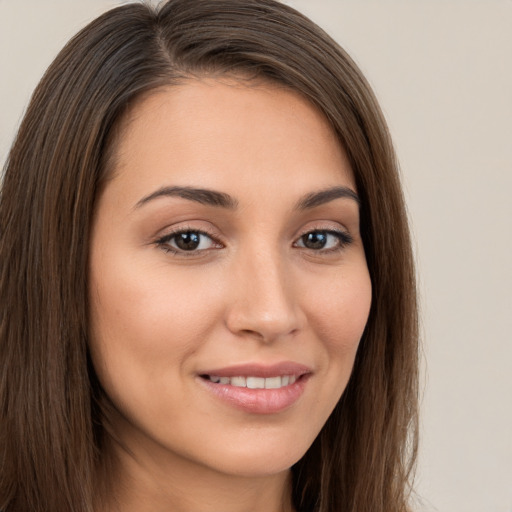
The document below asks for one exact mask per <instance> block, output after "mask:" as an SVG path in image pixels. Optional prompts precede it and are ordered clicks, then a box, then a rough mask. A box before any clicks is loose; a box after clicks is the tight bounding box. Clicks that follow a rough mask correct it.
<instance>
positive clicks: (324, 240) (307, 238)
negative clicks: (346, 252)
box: [296, 230, 352, 251]
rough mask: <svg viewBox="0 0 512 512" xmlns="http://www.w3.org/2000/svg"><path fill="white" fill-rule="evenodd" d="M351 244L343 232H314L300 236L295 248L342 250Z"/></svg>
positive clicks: (348, 236)
mask: <svg viewBox="0 0 512 512" xmlns="http://www.w3.org/2000/svg"><path fill="white" fill-rule="evenodd" d="M351 242H352V237H351V236H350V235H349V234H348V233H345V232H344V231H332V230H329V231H326V230H315V231H310V232H309V233H305V234H304V235H302V236H301V237H300V238H299V239H298V240H297V242H296V246H297V247H303V248H305V249H311V250H313V251H321V250H325V251H329V250H336V249H342V248H343V247H345V246H346V245H348V244H350V243H351Z"/></svg>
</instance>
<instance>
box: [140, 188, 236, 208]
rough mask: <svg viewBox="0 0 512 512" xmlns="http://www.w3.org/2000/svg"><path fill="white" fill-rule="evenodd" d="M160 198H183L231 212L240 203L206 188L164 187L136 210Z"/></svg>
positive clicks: (145, 198) (143, 199)
mask: <svg viewBox="0 0 512 512" xmlns="http://www.w3.org/2000/svg"><path fill="white" fill-rule="evenodd" d="M160 197H181V198H183V199H188V200H189V201H195V202H197V203H201V204H205V205H207V206H217V207H220V208H228V209H230V210H234V209H235V208H236V207H237V206H238V201H237V200H236V199H234V198H233V197H231V196H230V195H229V194H225V193H224V192H217V191H215V190H209V189H206V188H193V187H162V188H159V189H158V190H156V191H155V192H153V193H152V194H149V195H148V196H146V197H143V198H142V199H141V200H140V201H139V202H138V203H137V204H136V205H135V208H140V207H141V206H143V205H145V204H146V203H149V202H150V201H153V200H154V199H158V198H160Z"/></svg>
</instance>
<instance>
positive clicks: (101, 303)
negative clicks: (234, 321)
mask: <svg viewBox="0 0 512 512" xmlns="http://www.w3.org/2000/svg"><path fill="white" fill-rule="evenodd" d="M114 256H115V257H114ZM114 256H113V257H110V258H108V259H107V258H101V259H100V260H99V261H98V260H96V261H94V259H93V271H92V272H91V280H90V283H91V284H90V289H91V293H90V297H91V326H92V328H91V335H90V340H91V341H90V345H91V353H92V356H93V361H94V363H95V367H96V369H97V372H98V374H99V376H100V379H101V377H102V376H103V379H105V380H106V378H107V376H108V378H109V379H110V380H115V381H122V379H123V378H125V377H126V378H130V380H132V379H134V378H135V379H139V380H142V379H143V378H144V376H145V377H148V376H149V375H151V376H152V377H157V376H158V375H163V374H168V373H169V372H170V370H172V371H173V372H175V373H176V374H182V373H183V372H185V371H186V370H187V368H186V366H184V362H186V361H187V360H188V358H189V356H190V355H191V354H193V353H194V352H195V351H197V350H198V348H199V346H200V345H201V343H203V342H204V340H205V339H206V338H207V336H206V333H207V332H208V331H209V329H210V328H211V325H212V323H213V322H214V321H215V317H216V314H215V307H214V306H215V300H214V297H212V296H210V295H211V293H209V292H208V290H209V289H212V287H208V286H204V285H205V283H204V280H201V279H191V278H190V275H187V273H186V272H174V273H171V272H170V270H169V267H168V266H166V265H165V263H164V264H160V263H157V264H152V265H147V264H145V263H144V262H141V261H136V260H135V259H130V258H124V257H123V256H122V255H119V254H117V255H114ZM198 288H199V289H198ZM213 289H214V288H213ZM103 379H101V380H103ZM155 380H156V379H155ZM104 385H106V383H105V382H104ZM147 385H148V386H149V385H150V383H149V381H148V384H147Z"/></svg>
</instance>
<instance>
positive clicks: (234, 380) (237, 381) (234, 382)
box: [226, 377, 246, 388]
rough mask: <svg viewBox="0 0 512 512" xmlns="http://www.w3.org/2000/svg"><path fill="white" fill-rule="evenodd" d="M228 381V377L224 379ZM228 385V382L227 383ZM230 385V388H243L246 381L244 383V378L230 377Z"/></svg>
mask: <svg viewBox="0 0 512 512" xmlns="http://www.w3.org/2000/svg"><path fill="white" fill-rule="evenodd" d="M226 378H227V379H228V381H229V377H226ZM228 384H229V382H228ZM231 385H232V386H236V387H238V388H245V386H246V381H245V377H231Z"/></svg>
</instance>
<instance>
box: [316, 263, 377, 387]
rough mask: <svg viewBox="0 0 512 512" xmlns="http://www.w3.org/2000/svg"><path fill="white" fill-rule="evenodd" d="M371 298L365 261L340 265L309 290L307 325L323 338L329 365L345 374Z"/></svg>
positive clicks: (366, 318)
mask: <svg viewBox="0 0 512 512" xmlns="http://www.w3.org/2000/svg"><path fill="white" fill-rule="evenodd" d="M371 301H372V286H371V281H370V277H369V274H368V270H367V267H366V265H358V266H357V267H355V268H353V269H350V271H348V269H341V270H340V273H339V275H336V276H331V278H330V279H326V280H325V282H324V283H323V286H316V287H314V290H313V291H312V292H310V293H309V294H308V309H309V321H310V326H311V328H312V329H313V330H314V331H315V332H316V334H317V336H318V338H319V339H321V340H322V343H323V346H324V348H325V352H326V356H327V357H328V359H329V362H328V364H329V366H333V365H335V366H338V367H339V369H340V370H343V372H344V374H346V373H347V372H348V373H350V371H351V369H352V365H353V362H354V358H355V354H356V351H357V348H358V346H359V341H360V339H361V337H362V335H363V332H364V329H365V326H366V322H367V320H368V315H369V312H370V306H371ZM347 379H348V377H347Z"/></svg>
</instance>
